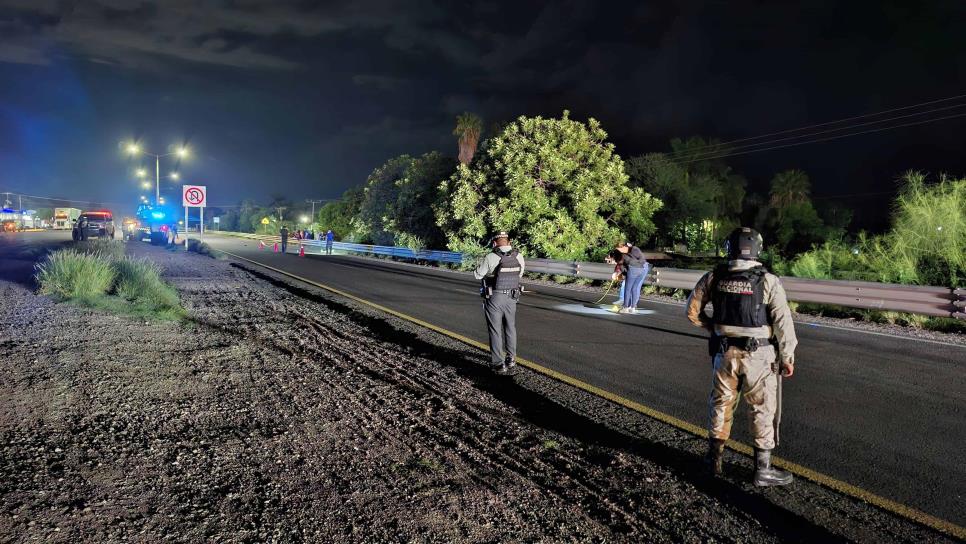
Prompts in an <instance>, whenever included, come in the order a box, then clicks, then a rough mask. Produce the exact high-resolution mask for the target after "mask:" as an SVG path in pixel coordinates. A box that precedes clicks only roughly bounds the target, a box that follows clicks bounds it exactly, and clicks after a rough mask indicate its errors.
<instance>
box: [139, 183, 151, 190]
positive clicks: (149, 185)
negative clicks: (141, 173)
mask: <svg viewBox="0 0 966 544" xmlns="http://www.w3.org/2000/svg"><path fill="white" fill-rule="evenodd" d="M141 187H142V188H144V189H150V188H151V182H150V181H145V182H143V183H141Z"/></svg>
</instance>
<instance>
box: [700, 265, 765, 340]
mask: <svg viewBox="0 0 966 544" xmlns="http://www.w3.org/2000/svg"><path fill="white" fill-rule="evenodd" d="M765 273H766V270H765V268H764V267H763V266H756V267H754V268H749V269H747V270H728V267H727V265H724V266H720V267H718V268H716V269H715V271H714V274H713V279H712V286H711V303H712V304H714V315H713V316H712V317H711V320H712V321H713V322H714V323H715V324H716V325H731V326H733V327H762V326H765V325H768V311H767V308H766V307H765Z"/></svg>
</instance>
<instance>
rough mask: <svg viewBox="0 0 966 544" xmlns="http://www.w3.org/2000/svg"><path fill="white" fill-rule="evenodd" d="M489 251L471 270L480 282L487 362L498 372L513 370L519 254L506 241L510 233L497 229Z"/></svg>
mask: <svg viewBox="0 0 966 544" xmlns="http://www.w3.org/2000/svg"><path fill="white" fill-rule="evenodd" d="M492 245H493V251H492V252H491V253H489V254H487V255H486V257H484V258H483V261H482V262H480V265H479V266H478V267H477V268H476V271H474V272H473V276H474V277H475V278H476V279H478V280H480V281H481V282H482V287H481V289H480V293H481V294H482V295H483V301H484V302H483V312H484V314H485V315H486V326H487V329H488V331H489V335H490V365H491V368H492V369H493V371H494V372H496V373H497V374H499V375H501V376H508V375H510V374H512V373H513V371H514V368H515V367H516V356H517V325H516V316H517V301H518V300H519V299H520V293H521V288H520V278H521V277H522V276H523V269H524V266H525V263H524V260H523V256H522V255H520V252H519V251H517V250H516V249H514V248H513V246H511V245H510V236H509V235H508V234H507V233H506V232H502V231H501V232H499V233H497V234H496V235H495V236H493V239H492Z"/></svg>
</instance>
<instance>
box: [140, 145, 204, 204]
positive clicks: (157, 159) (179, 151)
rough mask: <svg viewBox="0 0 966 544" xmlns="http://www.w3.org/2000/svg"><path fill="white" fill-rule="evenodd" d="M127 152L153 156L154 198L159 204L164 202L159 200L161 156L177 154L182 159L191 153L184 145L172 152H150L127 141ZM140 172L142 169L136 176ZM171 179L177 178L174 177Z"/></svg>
mask: <svg viewBox="0 0 966 544" xmlns="http://www.w3.org/2000/svg"><path fill="white" fill-rule="evenodd" d="M127 152H128V153H130V154H131V155H147V156H149V157H154V200H155V202H157V203H159V204H164V201H162V200H161V157H170V156H177V157H178V158H181V159H184V158H186V157H187V156H188V155H189V154H190V153H191V152H190V150H189V149H188V148H187V147H185V146H181V147H179V148H178V149H176V150H175V151H174V152H172V153H164V154H157V153H150V152H148V151H145V150H144V149H141V146H139V145H138V144H137V142H131V143H129V144H128V145H127ZM141 172H143V170H139V171H138V176H139V177H144V176H143V175H142V174H141ZM172 179H178V178H176V177H175V178H172Z"/></svg>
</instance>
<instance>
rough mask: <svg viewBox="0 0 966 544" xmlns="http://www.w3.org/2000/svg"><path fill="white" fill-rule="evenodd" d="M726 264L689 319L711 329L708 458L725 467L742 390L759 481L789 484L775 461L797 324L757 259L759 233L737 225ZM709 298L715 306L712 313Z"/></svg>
mask: <svg viewBox="0 0 966 544" xmlns="http://www.w3.org/2000/svg"><path fill="white" fill-rule="evenodd" d="M727 248H728V259H729V260H728V262H727V263H726V264H722V265H721V266H719V267H717V268H715V269H714V270H712V271H711V272H708V273H707V274H705V275H704V276H703V277H702V278H701V279H700V280H699V281H698V283H697V285H695V287H694V291H692V292H691V296H690V297H689V298H688V306H687V313H688V319H689V320H691V322H692V323H694V324H695V325H697V326H699V327H702V328H704V329H707V330H708V331H709V332H710V333H711V337H710V340H709V349H708V351H709V354H710V355H711V357H712V364H713V371H712V380H711V381H712V389H711V398H710V399H709V405H710V406H709V410H708V413H709V421H708V433H709V437H708V439H709V448H708V456H707V459H706V460H707V463H708V466H709V469H710V470H711V472H712V473H713V474H715V475H718V474H721V472H722V468H723V467H722V456H723V455H724V447H725V442H726V441H727V440H728V437H729V436H730V434H731V422H732V420H733V418H734V410H735V407H736V406H737V404H738V397H739V394H740V395H742V396H743V399H744V401H745V402H746V403H747V404H748V409H749V415H750V417H751V431H752V434H753V436H754V445H755V476H754V483H755V485H757V486H773V485H787V484H789V483H791V481H792V475H791V474H789V473H788V472H786V471H783V470H780V469H777V468H775V467H773V466H772V465H771V450H772V449H773V448H774V447H775V446H776V445H777V442H778V423H779V422H780V421H781V378H782V376H785V377H790V376H791V375H792V374H793V373H794V372H795V347H796V346H797V345H798V340H797V339H796V337H795V326H794V324H793V323H792V315H791V309H790V308H789V307H788V300H787V299H786V298H785V289H784V288H783V287H782V285H781V282H780V281H779V279H778V277H777V276H775V275H774V274H772V273H770V272H768V271H767V270H765V267H764V266H762V264H761V263H760V262H758V255H759V253H760V252H761V235H760V234H758V232H757V231H755V230H754V229H750V228H747V227H740V228H737V229H735V230H734V231H733V232H732V233H731V234H730V235H729V236H728V241H727ZM708 303H712V305H713V306H714V312H713V314H712V315H711V316H708V315H707V314H706V313H705V311H704V308H705V306H706V305H707V304H708Z"/></svg>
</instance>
